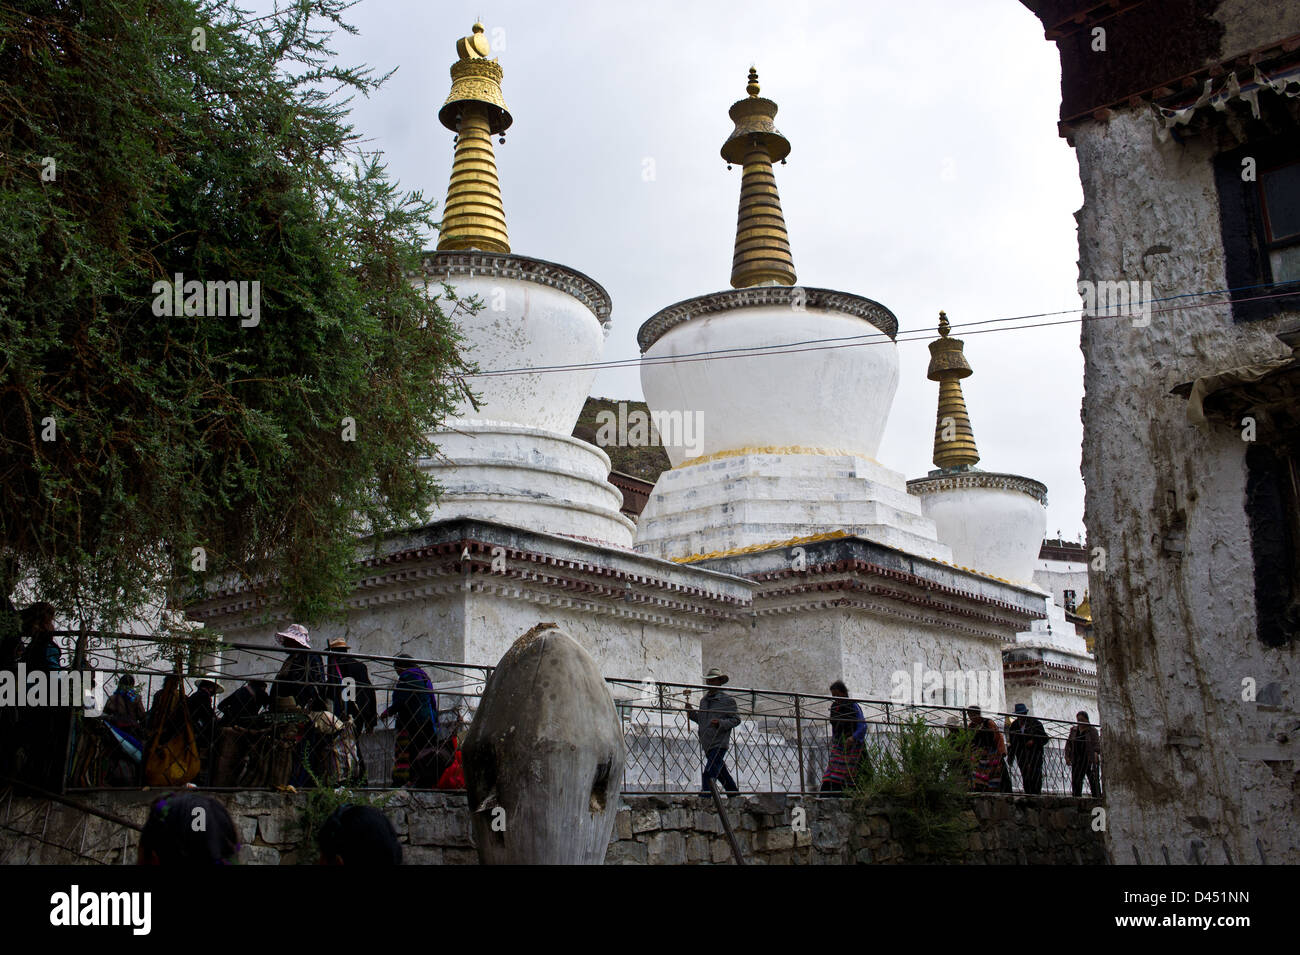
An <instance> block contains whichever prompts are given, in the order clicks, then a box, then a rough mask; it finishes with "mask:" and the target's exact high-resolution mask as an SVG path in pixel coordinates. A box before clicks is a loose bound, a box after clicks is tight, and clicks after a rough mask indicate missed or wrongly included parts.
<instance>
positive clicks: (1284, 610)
mask: <svg viewBox="0 0 1300 955" xmlns="http://www.w3.org/2000/svg"><path fill="white" fill-rule="evenodd" d="M1296 465H1297V461H1296V458H1295V457H1294V456H1293V455H1292V454H1289V453H1288V452H1287V451H1286V450H1285V449H1283V448H1271V447H1268V446H1267V445H1255V444H1252V445H1251V446H1250V447H1249V448H1248V449H1247V451H1246V469H1247V470H1246V475H1247V476H1246V513H1247V515H1248V517H1249V519H1250V548H1251V552H1252V556H1253V557H1254V558H1255V615H1256V621H1257V625H1258V633H1259V639H1260V641H1261V642H1263V644H1264V645H1265V646H1269V647H1281V646H1285V645H1287V644H1288V643H1290V642H1291V640H1292V639H1293V638H1294V637H1295V634H1296V631H1297V629H1300V601H1298V600H1297V597H1300V586H1298V584H1300V580H1298V579H1297V562H1296V553H1295V540H1296V531H1297V518H1298V517H1300V501H1297V499H1296V487H1297V485H1296V480H1297V478H1300V469H1297V467H1296Z"/></svg>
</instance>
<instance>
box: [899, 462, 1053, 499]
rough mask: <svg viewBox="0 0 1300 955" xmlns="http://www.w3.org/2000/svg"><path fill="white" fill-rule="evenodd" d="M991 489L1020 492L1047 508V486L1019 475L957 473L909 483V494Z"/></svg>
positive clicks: (916, 479)
mask: <svg viewBox="0 0 1300 955" xmlns="http://www.w3.org/2000/svg"><path fill="white" fill-rule="evenodd" d="M971 487H989V488H997V489H999V490H1003V491H1019V492H1020V493H1021V494H1028V495H1029V496H1030V497H1032V498H1035V499H1037V501H1038V503H1039V504H1042V505H1043V506H1044V507H1046V506H1047V485H1045V484H1043V483H1041V482H1039V481H1035V480H1034V479H1033V478H1027V477H1022V476H1021V475H1019V474H1000V473H998V472H995V471H956V472H953V473H952V474H936V475H934V476H931V477H923V478H912V480H910V481H908V482H907V492H908V493H909V494H929V493H931V492H932V491H955V490H958V489H961V488H971Z"/></svg>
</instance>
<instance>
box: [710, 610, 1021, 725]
mask: <svg viewBox="0 0 1300 955" xmlns="http://www.w3.org/2000/svg"><path fill="white" fill-rule="evenodd" d="M703 645H704V651H703V665H704V666H705V668H708V667H712V666H718V667H722V668H723V669H725V670H726V671H727V672H728V673H729V675H730V676H731V682H732V683H733V684H736V685H737V686H746V687H758V688H762V689H773V690H785V691H790V692H798V693H814V694H818V695H825V694H826V692H827V688H828V687H829V686H830V684H831V681H833V680H837V679H838V680H843V681H844V682H845V684H847V686H848V688H849V693H850V695H852V696H855V697H858V698H862V699H874V700H889V699H890V698H891V695H892V694H893V692H894V687H895V685H896V681H895V679H894V674H895V672H898V671H903V672H904V673H905V674H906V675H907V677H908V679H909V681H910V680H911V679H912V677H913V674H914V670H915V667H916V665H917V664H920V666H921V670H922V673H923V674H924V671H926V670H936V671H940V672H944V671H947V672H954V673H955V672H958V671H960V672H961V673H963V674H968V673H975V674H986V675H987V676H986V679H987V681H988V685H989V686H990V687H992V688H993V692H994V694H995V696H996V700H997V707H998V708H1000V707H1001V705H1002V703H1003V701H1004V700H1005V693H1004V692H1003V689H1002V654H1001V646H1002V644H1001V642H1000V641H997V640H993V639H989V638H987V637H975V636H970V635H965V634H961V633H954V632H953V631H950V630H945V629H939V628H927V627H923V626H918V625H917V624H915V623H911V622H908V621H903V620H890V619H887V618H885V617H883V616H880V615H878V614H872V613H867V612H865V611H861V610H836V609H827V610H808V611H803V612H801V613H797V614H780V615H777V616H763V617H759V618H758V620H757V624H756V626H752V627H751V626H748V625H743V624H739V625H737V624H733V625H729V626H726V627H722V628H719V629H718V630H717V631H715V632H714V633H711V634H709V635H707V636H706V637H705V638H704V641H703ZM908 685H909V686H910V685H911V684H910V683H909V684H908ZM922 689H923V688H922ZM957 702H958V701H953V702H952V703H950V704H948V705H956V703H957ZM939 703H940V704H941V705H942V703H943V701H942V700H940V701H939Z"/></svg>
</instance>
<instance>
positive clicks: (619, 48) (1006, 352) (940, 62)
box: [252, 0, 1083, 538]
mask: <svg viewBox="0 0 1300 955" xmlns="http://www.w3.org/2000/svg"><path fill="white" fill-rule="evenodd" d="M252 5H253V6H255V7H256V8H258V9H269V8H270V3H269V0H268V2H256V3H254V4H252ZM478 17H481V18H482V20H483V23H484V24H485V25H486V27H487V34H488V37H489V39H491V40H492V41H493V55H494V56H497V57H498V59H499V60H500V63H501V65H502V67H503V68H504V70H505V79H504V82H503V89H504V93H505V97H506V103H507V105H508V106H509V108H510V111H511V113H512V114H513V116H514V125H513V126H512V127H511V129H510V131H509V133H508V134H507V136H506V143H505V145H504V146H500V145H498V146H497V147H496V149H497V165H498V169H499V171H500V175H501V189H502V196H503V200H504V203H505V209H506V218H507V220H508V223H509V230H510V240H511V246H512V249H513V251H515V252H517V253H519V254H522V255H530V256H535V257H537V258H541V259H549V260H551V261H555V262H560V263H563V264H565V265H568V266H570V267H572V268H576V269H578V270H580V271H583V272H585V273H587V274H588V275H590V276H591V277H592V278H594V279H595V280H596V281H598V282H600V283H601V284H602V285H604V286H605V288H606V289H608V291H609V293H610V295H611V296H612V298H613V302H614V312H613V319H614V330H613V332H612V333H611V334H610V337H609V340H608V342H607V345H606V354H605V357H606V358H607V359H612V358H634V357H636V355H637V354H638V350H637V346H636V331H637V328H638V327H639V326H640V325H641V323H642V322H643V321H645V319H647V318H648V317H649V316H650V315H652V314H653V313H654V312H656V311H658V310H659V309H660V308H663V307H664V306H666V305H671V304H673V303H674V302H677V301H680V300H681V299H685V298H690V297H692V296H695V295H701V294H704V293H707V292H712V291H717V290H720V289H725V288H728V287H729V278H730V269H731V253H732V243H733V241H734V238H735V223H736V205H737V199H738V196H739V188H740V170H739V169H734V170H732V171H731V172H727V170H726V165H725V163H724V162H723V161H722V159H721V158H720V157H719V155H718V150H719V148H720V147H721V145H722V142H723V140H724V139H725V138H726V137H727V135H729V133H730V132H731V128H732V124H731V121H730V120H729V119H728V118H727V109H728V107H729V106H730V105H731V104H732V103H733V102H734V101H735V100H737V99H739V98H741V97H742V96H743V95H744V86H745V77H746V73H747V71H748V69H749V67H750V65H751V64H754V65H756V66H757V67H758V71H759V75H760V82H761V84H762V87H763V94H762V95H764V96H767V97H770V98H771V99H773V100H775V101H776V102H777V104H778V105H779V106H780V113H779V114H778V116H777V126H778V128H779V129H780V130H781V131H782V132H783V133H784V134H785V135H786V136H787V137H788V138H789V139H790V141H791V143H792V146H793V148H792V151H791V154H790V157H789V160H788V164H787V165H785V166H778V167H777V182H778V186H779V188H780V191H781V201H782V204H783V206H784V209H785V216H786V223H787V225H788V227H789V231H790V244H791V248H792V252H793V255H794V262H795V268H796V271H797V272H798V279H799V284H801V285H810V286H820V287H824V288H832V289H841V290H843V291H847V292H853V293H856V294H860V295H865V296H867V297H869V298H873V299H876V300H877V301H879V302H881V303H882V304H884V305H885V306H887V307H888V308H890V309H891V310H892V311H893V312H894V313H895V314H896V315H897V316H898V319H899V326H900V328H901V329H903V330H906V329H915V328H921V327H926V328H933V327H934V325H935V323H936V321H937V316H938V312H939V310H940V309H941V308H942V309H946V310H947V312H948V315H949V317H950V319H951V320H952V321H953V322H954V323H961V322H968V321H982V320H986V319H990V318H999V317H1004V316H1013V315H1024V314H1031V313H1040V312H1054V311H1058V310H1062V309H1078V307H1079V297H1078V294H1077V293H1076V291H1075V282H1076V278H1077V273H1076V266H1075V262H1076V259H1077V255H1078V250H1077V244H1076V236H1075V223H1074V217H1073V214H1074V212H1075V210H1077V209H1078V208H1079V206H1080V205H1081V204H1082V193H1081V191H1080V188H1079V183H1078V168H1077V165H1076V163H1075V159H1074V155H1073V151H1072V150H1071V149H1070V148H1069V146H1067V145H1066V143H1065V141H1064V140H1062V139H1060V138H1058V136H1057V134H1056V119H1057V111H1058V105H1059V99H1060V65H1059V61H1058V59H1057V53H1056V48H1055V46H1054V45H1053V44H1050V43H1048V42H1046V41H1045V40H1044V39H1043V33H1042V27H1041V25H1040V24H1039V22H1038V20H1037V19H1036V18H1035V17H1034V16H1033V15H1032V14H1030V12H1029V11H1028V10H1027V9H1026V8H1025V7H1023V6H1022V5H1021V4H1020V3H1019V2H1017V0H911V2H909V3H904V4H899V3H892V2H890V3H886V2H882V0H868V2H865V3H864V2H863V0H857V2H845V3H833V2H817V3H810V2H798V0H784V2H770V0H751V2H746V3H743V4H737V3H721V2H703V3H701V2H696V3H687V2H677V0H656V2H654V3H621V2H620V3H615V2H562V0H557V2H548V3H537V2H532V3H528V2H501V0H494V2H487V0H474V2H471V3H462V2H439V3H431V2H428V0H363V2H361V3H360V4H359V5H358V6H357V7H355V8H354V9H353V10H352V11H351V14H350V17H349V19H350V21H351V22H352V23H353V24H354V25H355V26H357V27H358V28H359V30H360V35H359V36H355V37H353V36H346V35H342V36H339V37H338V38H336V41H335V44H334V47H335V49H336V50H337V51H338V52H339V53H340V55H341V59H342V60H343V61H344V62H346V63H366V64H369V65H371V66H373V67H375V68H376V70H378V71H386V70H388V69H391V68H392V67H398V68H399V69H398V72H397V74H396V75H395V76H394V77H393V78H392V79H391V80H390V81H389V83H388V85H387V86H386V87H385V88H384V90H383V91H381V92H380V93H379V94H378V95H376V96H374V97H372V98H371V99H369V100H359V101H357V103H356V105H355V110H354V114H353V116H354V120H355V124H356V126H357V128H358V129H359V130H360V131H362V132H363V133H365V134H366V136H367V137H369V139H370V144H369V145H370V146H371V147H373V148H378V149H381V150H383V152H384V153H385V154H386V159H387V162H388V164H389V168H390V170H391V172H392V173H393V175H394V177H395V178H396V179H397V180H398V181H399V182H400V183H401V184H402V185H403V186H404V187H405V188H408V189H421V190H424V191H425V193H426V194H427V195H430V196H434V197H437V198H438V199H439V201H441V200H442V198H443V197H444V196H445V193H446V188H447V179H448V175H449V172H450V168H451V158H452V136H451V133H449V132H448V131H447V130H445V129H444V128H443V127H442V126H441V125H439V123H438V121H437V115H436V114H437V111H438V109H439V107H440V106H441V105H442V102H443V100H444V99H445V98H446V96H447V92H448V90H449V88H450V79H449V76H448V72H447V71H448V68H449V66H450V65H451V63H452V61H453V60H454V59H455V49H454V45H455V41H456V40H457V39H458V38H459V37H461V36H465V35H466V34H468V33H469V29H470V26H471V25H472V24H473V23H474V20H475V19H476V18H478ZM647 159H649V160H653V168H654V174H655V175H654V179H653V180H652V181H646V179H645V178H644V176H643V170H644V169H645V168H646V160H647ZM1062 317H1067V316H1059V317H1058V318H1062ZM955 334H960V332H957V333H955ZM963 337H964V338H965V341H966V354H967V356H968V358H969V360H970V362H971V364H972V366H973V367H974V369H975V374H974V376H973V377H971V378H969V379H967V380H966V381H965V383H964V387H965V393H966V401H967V406H968V407H969V409H970V413H971V418H972V421H973V424H974V428H975V437H976V441H977V442H978V445H979V449H980V454H981V456H982V457H981V460H980V464H979V466H980V467H981V468H983V469H986V470H990V471H1009V472H1013V473H1018V474H1023V475H1027V476H1029V477H1033V478H1037V479H1038V480H1040V481H1043V482H1044V483H1045V484H1047V486H1048V501H1049V505H1048V535H1049V536H1054V535H1055V533H1056V531H1057V530H1058V529H1060V530H1061V531H1062V532H1063V533H1064V534H1065V536H1067V537H1071V538H1072V537H1074V536H1075V535H1076V534H1077V533H1080V532H1081V531H1082V517H1083V483H1082V479H1081V478H1080V475H1079V447H1080V441H1081V438H1082V426H1081V423H1080V420H1079V407H1080V401H1081V398H1082V394H1083V380H1082V367H1083V366H1082V356H1081V354H1080V351H1079V326H1078V325H1077V324H1069V325H1062V326H1057V327H1049V328H1041V329H1034V330H1026V331H1009V332H999V333H995V334H986V335H969V336H963ZM898 349H899V359H900V371H901V383H900V385H899V389H898V394H897V396H896V398H895V400H894V407H893V413H892V415H891V417H890V421H889V426H888V429H887V430H886V433H885V440H884V444H883V446H882V448H881V451H880V456H879V457H880V460H881V462H882V463H883V464H885V465H887V466H889V467H892V468H894V469H896V470H899V471H902V472H903V473H904V474H905V475H906V476H907V477H918V476H921V475H923V474H925V472H926V471H927V470H929V469H930V468H931V467H932V465H931V463H930V453H931V445H932V441H933V429H934V415H935V405H936V400H937V391H938V385H937V384H935V383H934V382H931V381H928V380H927V379H926V377H925V369H926V363H927V361H928V351H927V349H926V347H925V343H924V342H921V341H917V342H912V343H901V344H900V345H899V346H898ZM593 393H594V394H596V395H600V396H604V397H612V398H636V399H640V398H641V397H642V395H641V386H640V378H639V375H638V373H637V371H636V369H634V368H633V369H621V370H614V371H606V372H602V373H601V374H600V376H599V377H598V378H597V379H596V383H595V386H594V387H593Z"/></svg>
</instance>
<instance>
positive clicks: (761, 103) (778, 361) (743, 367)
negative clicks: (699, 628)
mask: <svg viewBox="0 0 1300 955" xmlns="http://www.w3.org/2000/svg"><path fill="white" fill-rule="evenodd" d="M746 90H747V92H748V94H749V96H748V98H746V99H742V100H740V101H739V102H738V103H736V104H735V105H733V106H732V107H731V118H732V120H733V121H734V122H735V131H734V132H733V133H732V134H731V136H730V137H729V138H728V139H727V141H726V143H725V144H724V145H723V147H722V157H723V158H724V159H726V160H727V162H728V163H739V164H742V166H743V168H744V174H743V179H742V183H741V192H740V213H739V221H738V225H737V230H736V246H735V256H734V259H733V265H732V273H731V285H732V286H733V288H732V290H731V291H724V292H715V293H713V294H711V295H705V296H701V297H699V298H692V299H688V300H686V301H684V302H678V303H677V304H676V305H671V306H669V307H668V308H665V309H663V310H662V311H660V312H658V313H656V314H655V315H654V316H652V317H651V318H650V319H649V320H648V321H647V322H646V323H645V324H644V325H642V326H641V329H640V332H639V334H638V341H639V343H640V346H641V352H642V361H641V385H642V388H643V390H644V392H645V398H646V402H647V404H649V406H650V408H651V409H652V412H653V413H654V414H655V415H656V416H657V418H658V420H661V421H670V422H671V421H674V420H681V419H682V416H686V415H689V416H693V417H694V419H695V420H694V424H695V429H694V434H696V435H698V436H700V437H701V438H702V440H700V441H697V442H695V446H694V447H692V448H691V449H690V451H691V452H692V453H694V455H695V456H694V457H691V458H689V459H688V458H687V456H686V455H687V449H686V447H685V446H684V445H683V443H681V442H675V441H674V440H673V435H671V434H663V435H661V437H662V439H663V440H664V444H665V449H666V450H667V452H668V457H669V460H670V462H671V463H672V465H673V467H672V469H671V470H669V471H665V472H664V473H663V474H661V475H660V477H659V480H658V483H657V484H656V485H655V489H654V491H653V493H652V494H651V495H650V499H649V501H648V502H647V504H646V506H645V509H644V510H643V511H642V513H641V518H640V522H639V524H638V526H637V537H636V549H637V551H638V552H640V553H645V554H650V555H653V556H658V557H666V558H670V559H678V560H680V559H683V558H686V557H688V556H692V555H705V554H714V553H724V552H730V551H735V550H737V549H742V548H747V547H755V546H760V545H764V544H775V543H777V542H780V541H783V540H787V539H790V538H794V537H802V536H808V535H816V534H819V533H825V532H842V533H847V534H852V535H859V536H862V537H865V538H868V539H870V540H874V541H877V542H880V543H883V544H887V545H889V546H892V547H897V548H900V549H902V550H905V551H907V552H908V553H911V554H915V555H918V556H922V557H931V558H938V559H943V560H947V559H948V558H949V557H950V556H951V554H950V552H949V550H948V548H947V547H946V546H945V545H944V544H942V543H940V542H939V540H938V539H937V537H936V534H935V528H934V524H933V522H932V521H930V520H929V519H928V518H926V517H925V515H924V514H923V513H922V512H921V507H920V502H919V500H918V499H917V498H915V497H913V496H911V495H909V494H908V493H907V487H906V483H905V481H904V478H903V475H902V474H900V473H899V472H896V471H892V470H890V469H889V468H886V467H884V466H883V465H881V464H880V463H879V462H878V461H877V460H876V453H877V450H878V449H879V447H880V439H881V436H882V435H883V433H884V430H885V424H886V422H887V421H888V419H889V409H890V405H891V404H892V403H893V398H894V392H895V390H896V389H897V387H898V352H897V346H896V345H895V344H894V340H893V339H894V335H895V333H896V332H897V328H898V321H897V319H896V318H895V317H894V315H893V313H892V312H890V311H889V309H887V308H885V307H884V306H883V305H881V304H880V303H878V302H874V301H872V300H871V299H868V298H864V297H862V296H859V295H852V294H849V293H847V292H837V291H831V290H828V289H821V288H804V287H797V286H795V284H794V283H795V272H794V265H793V262H792V260H791V256H790V245H789V240H788V238H787V235H786V228H785V219H784V216H783V214H782V210H781V200H780V198H779V196H778V194H777V188H776V179H775V176H774V175H773V170H772V164H773V162H774V161H778V160H781V161H783V160H784V159H785V157H786V155H788V154H789V152H790V143H789V141H788V140H787V139H786V138H785V137H784V136H782V135H781V134H780V133H779V132H778V131H777V129H776V127H775V125H774V124H773V120H774V118H775V116H776V111H777V107H776V104H775V103H774V102H772V101H771V100H769V99H764V98H761V97H759V95H758V92H759V86H758V76H757V73H756V72H755V71H753V70H751V71H750V79H749V85H748V86H747V87H746ZM824 339H834V340H838V341H844V340H849V341H854V340H856V341H859V342H863V344H861V345H860V346H859V347H848V348H838V349H824V348H823V349H810V350H806V351H800V349H799V348H797V347H791V343H793V342H807V341H813V340H824ZM702 352H708V353H710V355H711V357H709V358H707V359H700V358H698V357H692V356H699V355H700V353H702ZM662 430H663V429H661V431H662Z"/></svg>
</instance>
